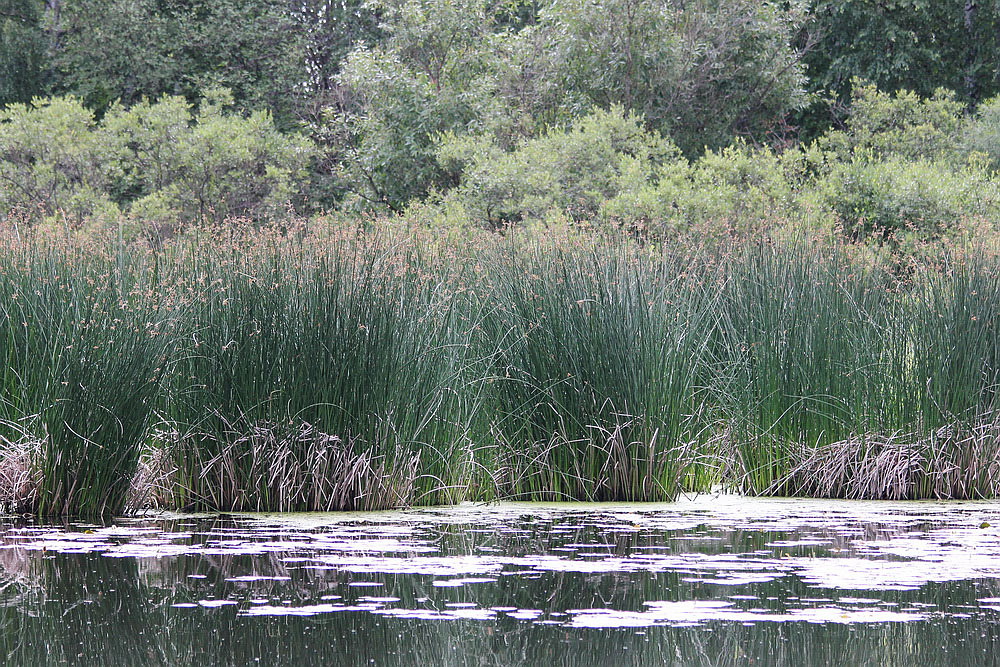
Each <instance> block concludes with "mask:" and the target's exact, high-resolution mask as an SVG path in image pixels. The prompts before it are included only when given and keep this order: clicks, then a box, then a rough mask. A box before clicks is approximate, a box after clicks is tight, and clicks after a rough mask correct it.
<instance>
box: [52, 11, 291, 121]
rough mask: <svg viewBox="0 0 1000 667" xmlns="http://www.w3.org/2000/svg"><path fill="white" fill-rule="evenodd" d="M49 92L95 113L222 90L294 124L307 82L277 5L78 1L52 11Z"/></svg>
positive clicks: (242, 105)
mask: <svg viewBox="0 0 1000 667" xmlns="http://www.w3.org/2000/svg"><path fill="white" fill-rule="evenodd" d="M60 33H61V37H60V43H59V47H58V49H57V51H56V53H55V55H54V59H55V64H56V67H57V76H58V81H57V85H56V87H57V89H58V90H59V91H64V92H72V93H74V94H77V95H79V96H80V97H82V98H83V99H84V100H85V101H86V103H87V104H88V105H89V106H91V107H92V108H94V109H96V110H97V111H98V112H103V111H104V110H105V109H106V108H107V107H108V106H110V105H111V103H113V102H114V101H116V100H117V101H120V102H122V103H123V104H125V105H131V104H134V103H137V102H139V101H140V100H142V99H143V98H144V97H149V98H153V97H158V96H160V95H163V94H169V95H181V96H183V97H185V98H187V99H188V100H189V101H192V102H193V101H195V100H196V99H198V97H199V95H200V94H201V92H202V91H204V90H207V89H209V88H212V87H225V88H228V89H230V90H232V91H233V95H234V97H235V100H236V102H237V105H238V106H239V108H241V109H243V110H245V111H250V110H253V109H261V108H266V109H269V110H271V112H272V113H273V114H274V117H275V119H276V121H277V122H278V123H279V125H280V126H282V127H285V128H288V127H291V126H293V125H294V124H295V119H296V113H297V109H298V106H299V105H300V103H301V97H302V96H303V95H305V94H306V92H307V91H306V88H305V86H304V82H305V81H307V79H308V73H307V71H306V66H305V60H304V58H303V55H302V54H303V48H304V47H303V38H302V36H301V34H300V32H299V31H298V30H297V29H296V25H295V23H294V21H293V20H292V18H291V16H290V15H289V14H288V13H287V11H286V6H285V3H284V2H283V0H249V1H239V0H211V1H210V0H77V1H76V2H74V3H71V4H68V5H66V6H65V7H63V8H62V10H61V18H60Z"/></svg>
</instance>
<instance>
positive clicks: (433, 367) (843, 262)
mask: <svg viewBox="0 0 1000 667" xmlns="http://www.w3.org/2000/svg"><path fill="white" fill-rule="evenodd" d="M465 240H466V241H467V242H468V245H466V246H464V247H458V246H457V245H455V244H453V243H452V242H445V241H442V240H440V239H435V238H430V237H428V236H426V235H423V234H421V233H419V232H412V231H406V230H399V229H393V230H386V229H382V228H374V229H371V230H365V231H360V230H357V229H352V228H347V227H343V226H339V227H338V226H325V227H320V228H318V229H314V230H313V231H311V232H309V233H305V232H304V231H302V230H301V229H296V228H288V229H265V230H261V229H238V228H228V229H226V230H224V231H220V230H216V231H207V230H201V231H197V232H192V233H191V234H188V235H186V236H183V237H179V238H177V239H175V240H173V241H171V242H169V243H166V244H164V245H163V246H162V247H160V248H158V249H157V250H155V251H153V250H148V249H144V248H143V247H141V246H138V245H135V246H127V247H123V246H122V245H121V244H120V243H119V242H117V241H115V240H111V239H90V240H87V239H77V238H75V237H72V236H69V235H64V236H60V237H51V236H45V237H43V236H38V237H25V238H22V237H18V236H17V235H16V234H15V233H13V230H10V229H6V230H3V234H0V244H2V245H0V486H2V489H0V504H2V505H3V506H4V507H5V508H6V509H8V510H16V511H31V512H37V513H42V514H72V515H79V514H83V515H102V514H109V513H119V512H123V511H127V510H128V509H129V508H131V507H134V506H138V505H140V504H143V503H145V502H149V501H148V500H146V498H147V497H151V498H152V502H154V503H156V504H159V505H160V506H164V507H175V508H187V509H214V510H335V509H375V508H382V507H394V506H401V505H409V504H415V503H423V504H432V503H452V502H457V501H461V500H465V499H473V500H490V499H495V498H526V499H538V500H542V499H546V500H548V499H570V498H572V499H585V500H602V501H603V500H666V499H670V498H673V497H675V496H676V495H677V494H678V493H679V492H680V491H681V490H683V489H693V490H701V489H705V488H709V487H710V486H712V485H713V484H717V483H722V484H726V485H728V486H730V487H732V488H735V489H738V490H740V491H743V492H746V493H757V494H805V495H822V496H838V497H892V498H918V497H993V496H996V495H998V493H1000V468H998V466H997V465H996V461H997V460H998V457H1000V444H998V443H1000V438H998V437H997V432H998V428H1000V426H998V423H1000V420H998V419H997V417H996V414H997V412H996V411H997V409H998V406H997V405H996V400H997V399H996V396H997V386H998V381H1000V375H998V374H1000V342H998V337H997V326H998V324H997V323H998V321H1000V258H998V256H997V254H996V253H995V252H993V251H992V250H991V249H989V248H987V247H983V248H981V249H980V250H978V251H968V250H958V249H953V248H952V249H948V248H943V247H942V248H941V249H940V251H939V252H937V254H936V255H933V256H931V257H930V258H929V259H923V260H921V261H916V262H913V263H912V264H911V265H904V264H901V263H899V262H897V261H884V260H883V259H882V258H880V257H879V256H878V255H877V253H872V252H871V251H870V250H869V249H866V248H863V247H859V246H852V245H849V244H844V243H843V242H832V241H829V240H825V241H823V242H814V241H815V240H808V242H807V241H805V240H803V241H782V242H780V243H778V242H769V241H766V240H761V241H747V240H743V241H741V242H739V243H732V244H727V243H726V242H724V241H719V240H718V239H716V240H714V241H713V242H712V243H713V245H711V246H710V245H708V244H699V243H691V242H690V240H687V241H684V242H677V243H672V244H667V245H665V246H663V247H656V248H654V247H648V246H642V245H641V244H637V243H631V242H622V241H617V242H611V241H608V240H606V239H600V238H596V237H587V236H584V235H582V234H568V233H566V234H549V235H548V236H547V237H546V238H544V239H543V238H540V237H538V236H526V237H523V236H517V235H512V236H511V237H507V238H498V237H492V236H482V237H478V236H468V237H465Z"/></svg>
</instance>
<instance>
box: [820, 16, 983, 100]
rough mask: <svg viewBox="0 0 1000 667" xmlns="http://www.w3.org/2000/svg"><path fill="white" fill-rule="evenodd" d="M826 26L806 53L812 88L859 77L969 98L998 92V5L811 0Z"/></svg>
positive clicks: (846, 87) (845, 89) (834, 86)
mask: <svg viewBox="0 0 1000 667" xmlns="http://www.w3.org/2000/svg"><path fill="white" fill-rule="evenodd" d="M812 15H813V17H814V18H813V20H814V27H815V29H816V30H818V32H819V34H820V40H819V42H818V43H817V45H816V48H814V49H812V50H811V51H810V52H809V54H807V56H806V63H807V65H808V67H809V73H810V78H811V80H812V86H813V89H814V90H829V91H832V92H833V93H834V94H835V95H836V96H837V97H838V98H839V99H841V100H843V99H846V98H847V96H848V95H849V93H850V89H851V81H852V79H854V78H855V77H858V78H862V79H865V80H867V81H870V82H872V83H874V84H876V85H877V86H878V87H880V88H883V89H886V90H899V89H904V88H905V89H908V90H912V91H915V92H916V93H918V94H920V95H923V96H928V95H931V94H932V93H933V92H934V89H936V88H938V87H944V88H950V89H952V90H955V91H957V92H958V93H959V95H960V96H961V98H962V99H963V100H965V101H966V102H978V101H979V100H981V99H983V98H985V97H989V96H991V95H995V94H997V93H998V92H1000V35H998V31H1000V6H998V5H997V3H995V2H982V1H978V0H813V2H812Z"/></svg>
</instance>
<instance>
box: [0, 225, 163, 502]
mask: <svg viewBox="0 0 1000 667" xmlns="http://www.w3.org/2000/svg"><path fill="white" fill-rule="evenodd" d="M9 241H10V239H5V242H6V243H5V247H4V252H2V253H0V293H2V300H3V303H4V308H3V311H2V313H0V328H2V332H0V340H2V341H3V344H4V347H3V352H2V354H0V357H2V358H3V360H4V361H5V363H4V364H3V371H2V374H3V398H2V402H0V404H2V406H3V407H2V411H3V425H4V433H3V446H4V448H5V449H6V450H7V452H10V451H11V450H15V451H16V450H17V448H18V447H27V448H28V451H29V452H30V457H29V465H30V466H31V467H32V468H33V469H34V473H33V475H32V476H33V478H34V479H35V480H36V481H37V488H33V489H31V490H30V494H29V495H30V498H24V499H21V501H20V502H18V503H16V504H19V505H21V506H22V508H23V509H27V507H24V505H28V506H30V507H31V508H32V509H34V511H36V512H38V513H41V514H60V515H107V514H116V513H120V512H121V511H123V510H124V509H125V505H126V502H127V499H128V496H129V492H130V487H131V482H132V477H133V475H134V473H135V470H136V466H137V463H138V459H139V455H140V451H141V448H142V446H143V444H144V437H145V433H146V428H147V425H148V424H149V422H150V419H151V417H152V414H153V411H154V402H155V399H156V396H157V395H158V393H159V381H160V377H161V375H162V372H163V369H164V366H165V361H166V358H165V351H166V343H165V341H166V339H167V336H166V334H167V333H168V332H167V331H166V327H167V321H166V319H164V318H163V317H162V315H161V312H160V310H159V308H158V307H157V305H156V303H155V297H154V293H155V285H153V284H150V283H148V282H147V281H146V276H150V275H154V274H155V272H153V271H150V265H151V263H152V262H155V259H152V258H150V257H148V256H146V255H143V254H139V253H132V254H130V255H125V254H124V253H123V254H120V255H108V254H103V253H101V252H100V251H99V248H88V247H81V246H78V245H74V244H72V243H68V242H66V243H64V242H62V241H61V240H59V239H46V240H38V241H34V242H29V243H20V242H16V243H12V244H11V243H9Z"/></svg>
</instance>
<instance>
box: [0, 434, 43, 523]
mask: <svg viewBox="0 0 1000 667" xmlns="http://www.w3.org/2000/svg"><path fill="white" fill-rule="evenodd" d="M40 451H41V443H39V442H36V441H34V440H30V439H24V440H21V441H19V442H9V441H4V442H3V443H2V445H0V511H2V512H5V513H13V514H26V513H29V512H32V511H34V508H35V505H36V503H37V502H38V492H39V487H40V486H41V482H42V480H41V471H40V470H39V469H38V466H37V465H36V463H37V459H38V455H39V452H40Z"/></svg>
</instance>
